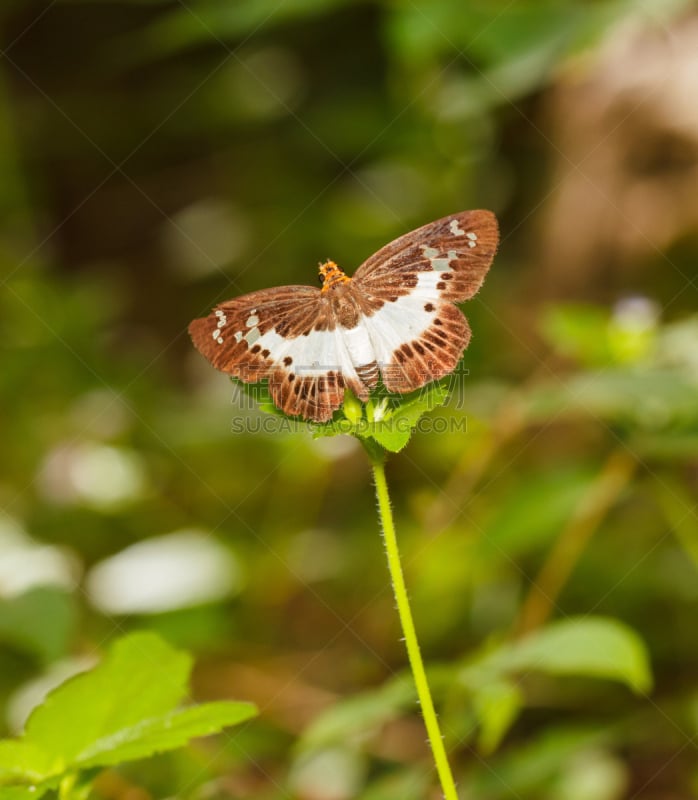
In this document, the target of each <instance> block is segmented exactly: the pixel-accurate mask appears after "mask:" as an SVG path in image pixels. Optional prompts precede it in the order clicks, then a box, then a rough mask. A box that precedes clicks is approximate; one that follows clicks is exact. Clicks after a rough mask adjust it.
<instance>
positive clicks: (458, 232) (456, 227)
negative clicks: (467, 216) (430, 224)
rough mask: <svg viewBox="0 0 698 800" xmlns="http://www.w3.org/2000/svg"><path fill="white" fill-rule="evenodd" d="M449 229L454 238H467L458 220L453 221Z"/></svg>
mask: <svg viewBox="0 0 698 800" xmlns="http://www.w3.org/2000/svg"><path fill="white" fill-rule="evenodd" d="M448 227H449V230H450V231H451V233H452V234H453V235H454V236H465V231H464V230H463V228H461V226H460V223H459V222H458V220H457V219H452V220H451V222H450V223H449V225H448Z"/></svg>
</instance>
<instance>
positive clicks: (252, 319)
mask: <svg viewBox="0 0 698 800" xmlns="http://www.w3.org/2000/svg"><path fill="white" fill-rule="evenodd" d="M245 325H247V327H248V328H254V327H255V325H259V317H258V316H257V315H256V314H252V315H251V316H249V317H248V318H247V321H246V322H245Z"/></svg>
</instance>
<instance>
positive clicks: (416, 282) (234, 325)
mask: <svg viewBox="0 0 698 800" xmlns="http://www.w3.org/2000/svg"><path fill="white" fill-rule="evenodd" d="M498 241H499V232H498V227H497V220H496V218H495V216H494V214H493V213H492V212H490V211H462V212H460V213H458V214H451V215H450V216H447V217H443V218H442V219H439V220H436V221H435V222H430V223H428V224H427V225H424V226H422V227H421V228H417V229H416V230H414V231H411V232H410V233H406V234H405V235H404V236H401V237H400V238H398V239H395V240H394V241H392V242H390V244H387V245H385V247H382V248H381V249H380V250H378V252H377V253H375V254H374V255H372V256H371V257H370V258H369V259H368V260H367V261H364V263H363V264H362V265H361V266H360V267H359V268H358V269H357V270H356V272H355V273H354V275H353V276H352V277H349V276H347V275H345V273H344V272H343V271H342V270H341V269H340V268H339V267H338V266H337V265H336V264H335V263H334V261H326V262H325V263H323V264H320V267H319V270H320V277H321V280H322V287H321V288H317V287H313V286H280V287H277V288H272V289H261V290H260V291H257V292H252V293H250V294H246V295H243V296H242V297H236V298H234V299H233V300H228V301H226V302H224V303H221V304H220V305H218V306H216V308H215V309H214V311H213V312H212V313H211V314H209V316H207V317H203V318H201V319H195V320H194V321H193V322H192V323H191V324H190V326H189V333H190V335H191V338H192V341H193V342H194V345H195V347H196V348H197V349H198V350H199V351H200V352H201V353H202V354H203V355H204V356H205V357H206V358H207V359H208V360H209V361H210V362H211V364H213V366H214V367H216V369H219V370H221V371H222V372H226V373H228V374H230V375H233V376H235V377H236V378H238V379H240V380H242V381H244V382H246V383H258V382H260V381H263V380H268V382H269V391H270V393H271V397H272V400H273V402H274V404H275V405H276V406H277V407H278V408H279V409H281V410H282V411H283V412H284V413H285V414H288V415H290V416H298V417H302V418H303V419H306V420H312V421H315V422H326V421H328V420H329V419H331V417H332V415H333V413H334V411H336V410H337V409H338V408H339V407H340V406H341V405H342V403H343V402H344V391H345V389H350V390H351V391H352V392H353V393H354V394H355V395H356V396H357V397H358V398H359V399H360V400H362V401H363V402H366V401H367V400H368V399H369V393H370V392H371V390H372V389H374V388H375V387H376V386H377V384H378V381H379V379H380V380H382V382H383V385H384V386H385V388H386V389H387V390H388V391H390V392H398V393H400V394H405V393H406V392H411V391H413V390H415V389H418V388H420V387H421V386H424V385H425V384H426V383H429V382H430V381H434V380H438V379H439V378H442V377H443V376H445V375H447V374H449V373H450V372H452V371H453V370H454V369H455V367H456V365H457V364H458V362H459V360H460V358H461V356H462V354H463V351H464V350H465V348H466V347H467V346H468V343H469V341H470V327H469V326H468V323H467V321H466V319H465V317H464V316H463V314H462V313H461V311H460V310H459V309H458V308H457V307H456V306H455V305H454V304H455V303H462V302H463V301H464V300H468V299H469V298H471V297H472V296H473V295H474V294H475V293H476V292H477V291H478V289H479V288H480V286H481V285H482V282H483V280H484V278H485V275H486V273H487V270H488V269H489V267H490V264H491V263H492V260H493V258H494V255H495V252H496V250H497V244H498Z"/></svg>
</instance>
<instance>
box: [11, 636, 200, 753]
mask: <svg viewBox="0 0 698 800" xmlns="http://www.w3.org/2000/svg"><path fill="white" fill-rule="evenodd" d="M190 670H191V658H190V656H189V655H188V654H186V653H183V652H179V651H177V650H175V649H173V648H172V647H170V645H169V644H167V643H166V642H164V641H163V640H162V639H160V638H159V637H158V636H155V635H154V634H151V633H135V634H132V635H130V636H126V637H124V638H123V639H121V640H119V641H118V642H117V643H116V644H115V645H114V646H113V647H112V649H111V650H110V652H109V654H108V655H107V657H106V658H105V659H104V661H103V662H102V663H101V664H100V665H99V666H98V667H96V668H95V669H94V670H92V671H91V672H88V673H83V674H81V675H78V676H76V677H74V678H72V679H71V680H69V681H67V682H66V683H64V684H63V685H62V686H59V687H58V689H56V690H54V691H53V692H51V693H50V694H49V695H48V697H47V698H46V700H45V702H44V703H43V704H42V705H41V706H39V708H37V709H36V711H34V713H33V714H32V715H31V717H30V718H29V721H28V722H27V732H26V737H27V739H28V740H29V741H31V742H32V743H33V744H35V745H36V746H38V747H39V748H41V749H43V750H45V751H46V752H47V753H52V754H53V755H54V757H55V759H56V768H62V767H64V766H65V765H67V764H70V763H71V762H72V761H73V759H74V758H75V757H76V756H77V755H78V754H79V753H81V752H82V751H83V750H84V749H85V748H86V747H88V746H89V745H90V744H91V743H92V742H94V741H96V740H98V739H101V738H103V737H105V736H109V735H110V734H114V733H116V732H117V731H120V730H121V729H123V728H128V727H130V726H131V725H135V724H137V723H139V722H141V721H142V720H143V719H147V718H149V717H153V716H156V715H158V714H164V713H166V712H168V711H170V710H171V709H172V708H173V707H174V706H176V705H177V704H178V703H179V702H180V701H181V700H182V699H183V698H184V696H185V695H186V692H187V680H188V678H189V672H190ZM66 720H70V725H66Z"/></svg>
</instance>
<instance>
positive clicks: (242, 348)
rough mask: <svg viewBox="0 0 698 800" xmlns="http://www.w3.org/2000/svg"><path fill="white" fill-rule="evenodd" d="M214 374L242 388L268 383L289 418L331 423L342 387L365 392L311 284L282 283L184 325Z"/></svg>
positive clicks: (326, 304) (328, 309)
mask: <svg viewBox="0 0 698 800" xmlns="http://www.w3.org/2000/svg"><path fill="white" fill-rule="evenodd" d="M189 333H190V335H191V338H192V340H193V342H194V345H195V346H196V348H197V349H198V350H199V352H201V353H202V355H204V356H205V357H206V358H207V359H208V360H209V361H210V362H211V364H213V366H214V367H216V369H219V370H221V371H222V372H226V373H228V374H230V375H233V376H235V377H236V378H239V379H240V380H242V381H244V382H245V383H258V382H259V381H262V380H265V379H267V380H268V381H269V391H270V393H271V395H272V399H273V400H274V403H275V404H276V405H277V406H278V407H279V408H280V409H282V411H284V413H286V414H289V415H290V416H302V417H303V418H305V419H311V420H315V421H318V422H324V421H327V420H329V419H330V418H331V416H332V413H333V411H334V410H335V409H337V408H339V406H340V405H341V404H342V402H343V400H344V387H345V386H347V385H350V386H352V388H354V389H355V391H358V392H361V391H362V390H363V392H364V393H365V388H364V387H363V385H362V384H361V382H360V381H359V379H358V377H357V375H356V372H355V370H354V367H353V365H352V363H351V360H350V359H349V356H348V354H347V353H346V348H345V346H344V342H343V340H342V337H341V334H340V331H339V329H338V328H337V325H336V321H335V319H334V315H333V309H332V306H331V304H330V302H329V301H328V299H327V298H326V297H324V296H322V295H321V292H320V290H319V289H316V288H314V287H311V286H282V287H279V288H275V289H263V290H261V291H258V292H252V293H251V294H247V295H244V296H242V297H238V298H235V299H234V300H229V301H227V302H225V303H221V304H220V305H219V306H217V307H216V308H215V309H214V311H213V312H212V313H211V314H209V316H207V317H204V318H202V319H195V320H194V321H193V322H192V323H191V325H190V326H189Z"/></svg>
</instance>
